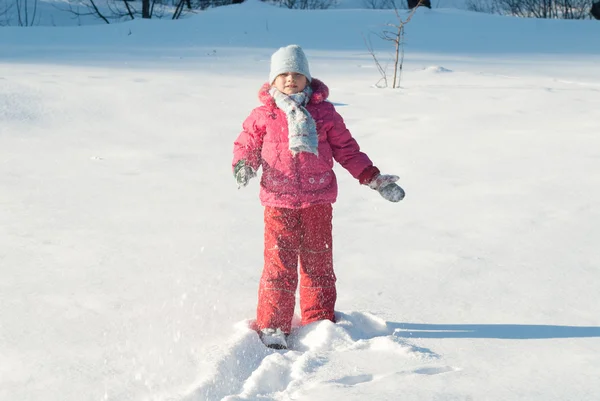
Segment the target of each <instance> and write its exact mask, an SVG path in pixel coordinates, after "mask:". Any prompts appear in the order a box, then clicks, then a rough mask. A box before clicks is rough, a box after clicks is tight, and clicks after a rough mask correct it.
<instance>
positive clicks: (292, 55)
mask: <svg viewBox="0 0 600 401" xmlns="http://www.w3.org/2000/svg"><path fill="white" fill-rule="evenodd" d="M286 72H296V73H298V74H302V75H304V76H305V77H306V79H307V80H308V81H309V82H310V81H311V80H312V77H311V76H310V69H309V68H308V59H307V58H306V55H305V54H304V51H303V50H302V48H301V47H300V46H298V45H289V46H286V47H280V48H279V50H277V51H276V52H275V53H273V55H272V56H271V72H270V73H269V83H270V84H272V83H273V81H275V78H277V76H278V75H280V74H283V73H286Z"/></svg>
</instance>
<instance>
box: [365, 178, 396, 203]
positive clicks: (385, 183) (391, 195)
mask: <svg viewBox="0 0 600 401" xmlns="http://www.w3.org/2000/svg"><path fill="white" fill-rule="evenodd" d="M399 179H400V177H398V176H397V175H388V174H379V175H378V176H377V177H375V178H374V179H373V180H372V181H371V182H370V183H369V184H368V185H369V188H371V189H374V190H376V191H377V192H379V194H380V195H381V196H383V198H384V199H386V200H389V201H390V202H400V201H401V200H402V199H404V195H405V193H404V190H403V189H402V188H400V186H399V185H398V184H396V181H398V180H399Z"/></svg>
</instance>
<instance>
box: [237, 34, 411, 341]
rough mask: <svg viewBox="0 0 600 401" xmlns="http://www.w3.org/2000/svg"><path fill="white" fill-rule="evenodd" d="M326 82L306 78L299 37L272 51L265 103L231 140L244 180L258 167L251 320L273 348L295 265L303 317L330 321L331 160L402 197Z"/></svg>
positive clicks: (286, 319)
mask: <svg viewBox="0 0 600 401" xmlns="http://www.w3.org/2000/svg"><path fill="white" fill-rule="evenodd" d="M328 95H329V89H328V88H327V86H325V84H324V83H323V82H321V81H319V80H317V79H315V78H312V77H311V74H310V71H309V66H308V60H307V59H306V56H305V55H304V52H303V51H302V49H301V48H300V47H299V46H297V45H290V46H287V47H282V48H280V49H279V50H277V51H276V52H275V53H274V54H273V55H272V57H271V72H270V74H269V82H267V83H266V84H264V85H263V86H262V88H261V89H260V91H259V93H258V97H259V99H260V101H261V102H262V104H263V105H262V106H260V107H257V108H255V109H254V110H252V112H251V113H250V116H249V117H248V118H247V119H246V121H244V123H243V131H242V132H241V134H240V135H239V136H238V138H237V139H236V141H235V143H234V150H233V154H234V156H233V172H234V175H235V179H236V181H237V184H238V188H240V187H245V186H246V185H247V184H248V181H249V180H250V179H251V178H253V177H255V176H256V171H257V170H258V168H259V167H260V166H262V169H263V173H262V178H261V181H260V201H261V203H262V205H263V206H264V207H265V212H264V222H265V233H264V235H265V249H264V268H263V272H262V277H261V279H260V285H259V290H258V308H257V319H256V328H257V330H258V332H259V336H260V337H261V339H262V341H263V342H264V343H265V345H267V346H268V347H271V348H276V349H283V348H287V344H286V336H287V335H288V334H289V333H290V330H291V325H292V317H293V315H294V306H295V293H296V288H297V285H298V263H299V266H300V311H301V317H302V324H303V325H304V324H308V323H311V322H315V321H318V320H324V319H328V320H331V321H335V316H334V305H335V300H336V289H335V281H336V278H335V274H334V272H333V256H332V234H331V233H332V226H331V221H332V203H333V202H335V200H336V197H337V182H336V177H335V174H334V172H333V170H332V168H333V161H334V160H335V161H337V162H338V163H340V164H341V165H342V166H343V167H344V168H345V169H346V170H348V172H350V174H352V176H353V177H354V178H356V179H358V181H359V182H360V183H361V184H364V185H368V186H369V187H370V188H372V189H374V190H376V191H378V192H379V193H380V194H381V196H383V197H384V198H385V199H387V200H389V201H391V202H398V201H400V200H402V199H403V198H404V191H403V190H402V188H400V187H399V186H398V185H397V184H395V182H396V181H397V180H398V177H397V176H394V175H383V174H380V172H379V170H378V169H377V167H375V166H373V163H372V162H371V160H370V159H369V157H368V156H367V155H366V154H364V153H362V152H361V151H360V148H359V146H358V143H357V142H356V141H355V140H354V138H353V137H352V135H351V134H350V132H349V131H348V129H347V128H346V126H345V124H344V121H343V119H342V117H341V116H340V115H339V114H338V113H337V111H336V110H335V108H334V106H333V105H332V104H331V103H329V102H327V96H328Z"/></svg>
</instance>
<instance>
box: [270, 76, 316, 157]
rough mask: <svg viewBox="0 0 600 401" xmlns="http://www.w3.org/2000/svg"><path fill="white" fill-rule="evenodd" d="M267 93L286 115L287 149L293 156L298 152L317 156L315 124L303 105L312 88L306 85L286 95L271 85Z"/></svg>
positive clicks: (307, 99) (308, 98) (308, 97)
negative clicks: (297, 91) (296, 91)
mask: <svg viewBox="0 0 600 401" xmlns="http://www.w3.org/2000/svg"><path fill="white" fill-rule="evenodd" d="M269 93H270V94H271V96H273V99H275V104H277V107H279V108H280V109H281V110H283V112H284V113H285V115H286V118H287V122H288V139H289V149H290V151H291V152H292V155H294V156H295V155H296V154H297V153H299V152H308V153H312V154H314V155H316V156H318V155H319V151H318V147H319V137H318V135H317V124H316V123H315V120H314V119H313V118H312V116H311V115H310V113H309V112H308V110H306V108H305V107H304V106H306V104H307V103H308V101H309V100H310V96H311V95H312V89H311V88H310V87H309V86H307V87H306V88H305V89H304V90H303V91H302V92H299V93H294V94H292V95H289V96H288V95H286V94H285V93H283V92H280V91H279V90H278V89H277V88H275V87H272V88H271V90H270V91H269Z"/></svg>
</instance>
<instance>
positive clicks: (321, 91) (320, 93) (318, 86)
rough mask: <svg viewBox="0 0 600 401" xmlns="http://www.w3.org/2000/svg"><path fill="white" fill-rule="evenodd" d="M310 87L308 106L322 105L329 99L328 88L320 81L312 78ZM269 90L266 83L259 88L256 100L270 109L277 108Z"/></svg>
mask: <svg viewBox="0 0 600 401" xmlns="http://www.w3.org/2000/svg"><path fill="white" fill-rule="evenodd" d="M310 87H311V89H312V90H313V93H312V96H311V97H310V101H309V102H308V103H309V104H311V103H313V104H319V103H323V102H324V101H325V100H327V98H328V97H329V88H328V87H327V85H325V84H324V83H323V82H322V81H319V80H318V79H316V78H313V79H312V80H311V81H310ZM270 89H271V85H270V84H269V83H268V82H267V83H265V84H264V85H263V86H261V88H260V90H259V91H258V99H259V100H260V102H261V103H262V104H264V105H265V106H267V107H269V108H270V109H275V108H277V105H276V104H275V99H273V97H272V96H271V94H270V93H269V90H270Z"/></svg>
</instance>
